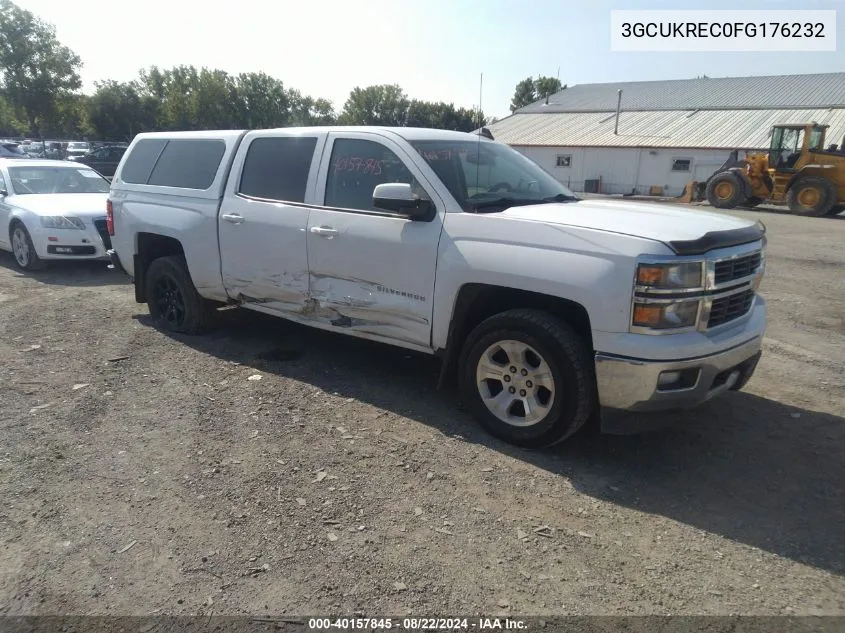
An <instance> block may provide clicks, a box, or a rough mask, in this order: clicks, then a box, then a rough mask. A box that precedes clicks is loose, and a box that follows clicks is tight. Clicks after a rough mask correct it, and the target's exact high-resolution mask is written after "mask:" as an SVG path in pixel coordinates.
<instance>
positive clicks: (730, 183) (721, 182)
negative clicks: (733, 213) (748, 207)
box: [706, 171, 746, 209]
mask: <svg viewBox="0 0 845 633" xmlns="http://www.w3.org/2000/svg"><path fill="white" fill-rule="evenodd" d="M706 195H707V202H709V203H710V205H711V206H714V207H716V208H717V209H733V208H734V207H739V206H741V205H743V204H745V201H746V198H745V194H744V193H743V191H742V181H741V180H740V178H739V176H737V175H736V173H734V172H732V171H723V172H722V173H721V174H716V175H715V176H713V178H712V179H711V180H710V182H709V183H707V194H706Z"/></svg>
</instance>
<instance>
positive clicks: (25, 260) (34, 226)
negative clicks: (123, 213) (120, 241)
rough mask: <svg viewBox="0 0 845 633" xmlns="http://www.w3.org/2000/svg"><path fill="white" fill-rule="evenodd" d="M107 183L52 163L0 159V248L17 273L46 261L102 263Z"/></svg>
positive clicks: (88, 173)
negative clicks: (8, 255)
mask: <svg viewBox="0 0 845 633" xmlns="http://www.w3.org/2000/svg"><path fill="white" fill-rule="evenodd" d="M108 191H109V182H108V181H107V180H106V179H105V178H103V177H102V176H101V175H100V174H98V173H97V172H96V171H94V170H93V169H91V168H90V167H86V166H84V165H79V164H68V163H66V162H64V161H57V160H19V159H0V249H3V250H7V251H11V252H12V253H13V254H14V256H15V262H17V265H18V266H19V267H20V268H22V269H23V270H39V269H42V268H44V267H45V266H46V263H47V261H49V260H70V259H107V257H108V256H107V251H108V249H109V248H111V242H110V240H109V233H108V230H107V227H106V201H107V199H108Z"/></svg>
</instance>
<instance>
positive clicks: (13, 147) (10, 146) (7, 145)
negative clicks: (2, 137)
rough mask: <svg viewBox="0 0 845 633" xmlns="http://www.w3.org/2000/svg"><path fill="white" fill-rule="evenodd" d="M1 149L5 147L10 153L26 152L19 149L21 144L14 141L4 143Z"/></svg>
mask: <svg viewBox="0 0 845 633" xmlns="http://www.w3.org/2000/svg"><path fill="white" fill-rule="evenodd" d="M3 149H5V150H6V151H8V152H11V153H12V154H25V153H26V152H24V151H23V150H22V149H21V146H20V145H18V144H16V143H4V144H3Z"/></svg>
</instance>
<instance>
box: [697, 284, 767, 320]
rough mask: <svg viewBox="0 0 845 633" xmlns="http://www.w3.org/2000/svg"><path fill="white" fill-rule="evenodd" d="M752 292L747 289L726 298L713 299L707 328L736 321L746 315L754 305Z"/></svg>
mask: <svg viewBox="0 0 845 633" xmlns="http://www.w3.org/2000/svg"><path fill="white" fill-rule="evenodd" d="M754 294H755V293H754V290H753V289H749V290H745V291H744V292H738V293H736V294H732V295H730V296H728V297H722V298H720V299H715V300H714V301H713V305H712V306H711V307H710V316H709V317H708V319H707V327H708V328H711V327H716V326H717V325H723V324H724V323H728V322H730V321H733V320H734V319H738V318H739V317H741V316H743V315H745V314H747V313H748V311H749V310H750V309H751V305H752V304H753V303H754Z"/></svg>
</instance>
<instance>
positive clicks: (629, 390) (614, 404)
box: [595, 335, 763, 416]
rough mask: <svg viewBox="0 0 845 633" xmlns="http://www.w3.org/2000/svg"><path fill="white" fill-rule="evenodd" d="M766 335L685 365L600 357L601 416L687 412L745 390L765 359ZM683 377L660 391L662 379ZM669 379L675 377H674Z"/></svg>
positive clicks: (598, 363) (673, 362) (668, 361)
mask: <svg viewBox="0 0 845 633" xmlns="http://www.w3.org/2000/svg"><path fill="white" fill-rule="evenodd" d="M762 340H763V337H762V335H759V336H755V337H754V338H752V339H750V340H748V341H746V342H744V343H742V344H740V345H737V346H736V347H733V348H731V349H728V350H725V351H723V352H719V353H717V354H712V355H709V356H701V357H698V358H689V359H684V360H675V361H672V360H660V361H652V360H644V359H635V358H626V357H621V356H614V355H611V354H603V353H598V354H596V358H595V362H596V381H597V386H598V391H599V400H600V403H601V406H602V415H603V416H604V415H605V414H606V413H609V412H613V411H614V410H615V411H635V412H652V411H665V410H672V409H688V408H691V407H695V406H697V405H699V404H702V403H703V402H706V401H707V400H710V399H711V398H713V397H715V396H718V395H719V394H722V393H724V392H726V391H729V390H738V389H741V388H742V387H744V386H745V384H746V383H747V382H748V380H749V379H750V378H751V376H752V374H753V373H754V370H755V369H756V367H757V362H758V361H759V359H760V355H761V346H762ZM669 372H678V374H679V375H680V376H682V377H683V378H685V380H682V381H681V382H680V383H678V384H676V385H668V386H665V387H661V386H660V385H659V380H660V376H661V374H664V373H669ZM670 375H671V374H670Z"/></svg>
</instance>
